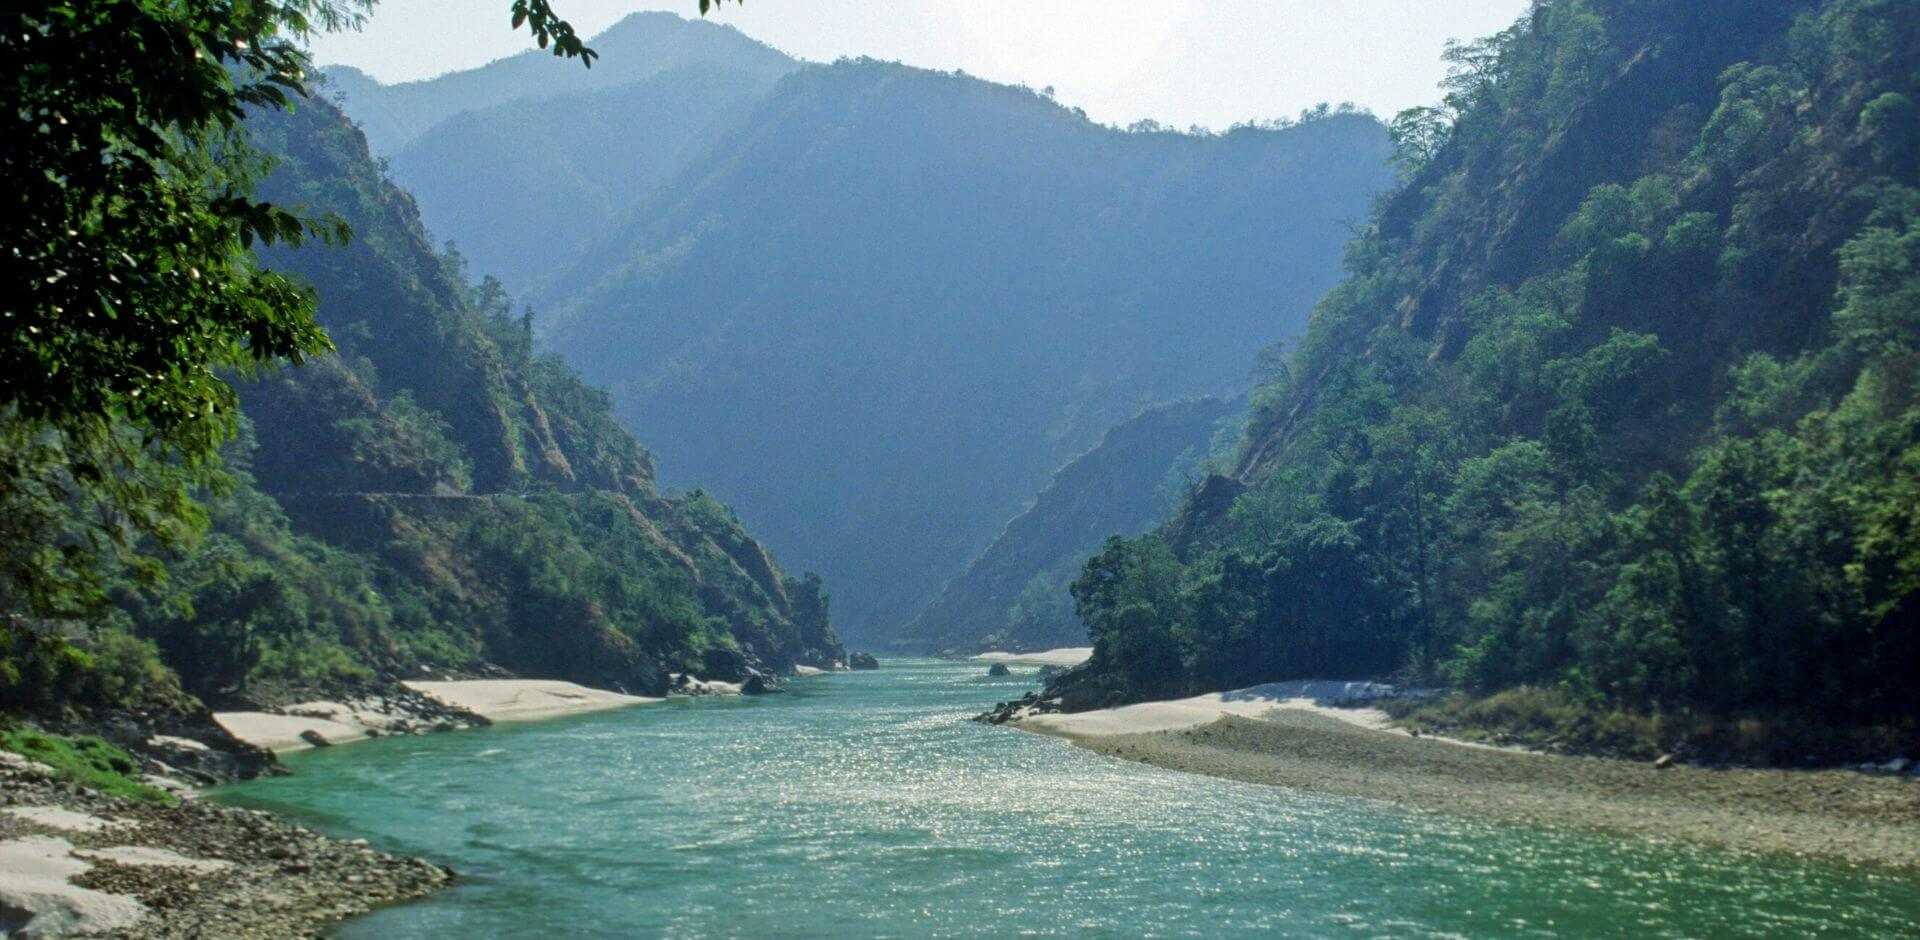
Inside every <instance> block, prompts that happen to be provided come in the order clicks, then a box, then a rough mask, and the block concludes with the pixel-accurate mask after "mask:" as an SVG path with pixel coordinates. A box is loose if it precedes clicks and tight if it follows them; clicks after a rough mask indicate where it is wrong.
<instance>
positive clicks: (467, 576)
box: [0, 101, 845, 727]
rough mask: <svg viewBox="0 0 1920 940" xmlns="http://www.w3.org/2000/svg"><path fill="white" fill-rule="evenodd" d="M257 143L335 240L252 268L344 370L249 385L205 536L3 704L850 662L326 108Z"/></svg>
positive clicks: (805, 587)
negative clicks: (444, 242)
mask: <svg viewBox="0 0 1920 940" xmlns="http://www.w3.org/2000/svg"><path fill="white" fill-rule="evenodd" d="M247 129H248V131H249V133H250V136H251V138H252V140H253V142H254V143H255V145H256V146H257V147H259V148H260V149H261V150H262V151H263V152H265V153H267V154H269V155H272V156H273V157H274V158H275V159H276V160H277V164H276V165H275V167H274V169H273V171H272V173H271V175H270V176H269V177H268V178H267V179H266V180H265V181H264V183H263V184H262V187H261V194H262V196H263V197H265V198H268V199H271V200H274V201H276V202H279V203H282V204H286V205H290V206H299V207H301V209H302V211H307V212H311V213H315V214H319V213H331V214H334V215H337V216H338V217H340V218H341V219H343V220H344V221H346V222H347V223H349V224H350V225H351V226H352V229H353V238H352V241H351V243H350V244H349V245H347V246H346V247H329V246H324V245H309V246H306V247H301V248H297V249H289V248H286V247H284V246H280V247H274V248H271V249H265V250H262V251H260V252H259V261H260V263H261V264H263V265H265V266H266V267H268V268H271V269H273V270H276V271H279V272H282V273H287V274H291V275H293V276H295V277H296V278H297V279H299V280H301V281H304V282H305V283H307V284H309V285H311V286H312V288H313V289H314V291H315V292H316V294H317V296H318V299H319V304H318V316H319V319H320V320H321V322H322V324H323V325H324V326H325V327H326V329H327V331H328V332H329V334H330V335H331V336H332V338H333V341H334V343H335V344H336V345H337V347H338V352H337V354H332V355H328V356H325V357H322V358H318V359H315V360H312V361H309V362H307V363H306V364H305V365H302V366H298V367H287V368H283V369H278V370H274V371H270V372H268V373H266V374H264V375H258V376H247V377H242V378H241V380H240V381H239V382H238V386H237V387H238V390H239V392H240V400H241V405H242V412H243V421H242V430H243V433H242V435H241V438H240V439H239V440H238V441H236V442H234V443H233V444H232V445H231V446H230V447H229V448H228V449H227V461H226V463H227V468H226V469H227V474H228V476H229V478H230V479H229V481H228V485H225V486H221V487H216V488H213V489H212V490H210V491H209V492H206V493H204V494H202V497H201V499H202V504H203V506H204V509H205V514H206V518H207V519H208V521H209V522H210V532H209V533H208V534H207V536H206V537H205V538H204V539H202V540H200V541H199V542H198V543H197V544H195V545H193V546H192V547H191V548H190V549H187V550H185V551H183V552H175V553H171V554H169V555H168V556H166V557H165V558H164V559H163V560H164V563H165V564H164V568H165V573H166V578H165V579H164V581H161V582H160V583H158V584H154V583H153V579H152V578H151V577H148V575H149V574H150V572H149V571H147V570H145V569H144V568H142V567H140V566H138V565H136V566H132V567H130V568H129V569H128V570H126V571H124V572H121V573H120V574H118V575H116V576H115V580H114V582H113V583H111V584H109V585H108V587H109V589H110V593H111V599H112V601H113V605H112V606H111V607H110V608H108V609H107V610H105V611H103V612H102V614H101V615H100V616H99V617H98V618H97V621H96V622H89V623H84V624H78V623H76V624H68V625H50V626H49V627H47V628H46V630H45V631H44V632H51V631H53V630H55V629H58V630H59V631H60V633H59V635H63V636H68V637H72V638H74V641H73V642H74V644H75V645H73V646H71V647H64V648H61V650H60V651H59V655H60V657H61V659H60V660H59V663H57V664H55V666H56V668H53V669H50V670H49V669H40V668H39V667H38V666H37V665H36V662H37V661H38V662H45V653H36V651H35V650H33V649H26V650H24V651H23V650H7V651H0V652H5V653H6V654H7V655H6V656H4V657H0V668H4V671H6V672H7V674H8V675H13V676H16V677H18V676H20V673H19V672H17V671H16V669H17V667H21V666H22V664H24V666H25V667H26V668H27V669H28V671H29V672H31V673H32V676H31V681H26V682H23V683H19V684H16V683H11V682H10V683H8V684H7V685H8V688H7V689H6V690H5V691H4V692H0V705H5V706H8V707H10V708H19V709H23V710H31V711H51V712H54V713H58V712H60V711H62V710H68V709H72V710H78V711H79V712H81V713H85V712H87V711H89V710H91V709H106V710H109V711H115V712H118V713H122V714H136V715H145V716H153V715H156V714H180V715H189V716H190V715H192V714H194V709H195V708H198V707H199V706H198V704H197V703H196V701H195V700H196V699H197V700H198V702H204V703H207V704H212V705H215V706H226V707H235V706H249V705H252V706H258V705H274V704H285V703H288V702H299V701H310V700H313V699H315V698H327V697H332V696H337V695H341V694H349V693H350V692H351V691H352V690H366V689H369V688H373V689H376V690H377V689H379V688H382V687H385V688H390V687H391V684H392V683H393V682H394V681H395V680H397V679H402V678H410V677H416V676H419V675H421V674H422V673H423V672H424V671H432V672H436V673H444V672H447V671H452V672H455V673H466V674H498V672H499V670H502V669H504V670H506V671H508V672H510V673H514V674H520V675H526V676H535V677H547V678H559V679H569V680H573V681H577V682H581V683H585V684H589V685H593V686H597V687H603V688H614V689H625V690H631V691H634V692H652V693H656V694H657V693H661V692H664V691H665V689H666V675H667V673H668V672H669V671H694V672H697V673H700V674H703V675H714V676H721V677H727V676H731V677H734V678H738V677H741V676H743V675H744V674H745V673H746V672H747V670H749V669H761V670H765V671H770V672H774V673H783V672H789V671H791V669H792V667H793V666H795V665H796V664H810V665H815V666H825V665H828V664H829V663H831V662H832V661H834V660H839V659H844V657H845V651H844V649H843V648H842V647H841V646H840V643H839V640H838V638H837V636H836V635H835V633H834V630H833V628H832V626H831V625H830V623H829V622H828V616H827V598H826V594H825V592H824V588H823V585H822V583H821V582H820V580H819V579H818V578H813V577H808V578H792V577H788V576H786V575H785V574H783V573H782V572H781V570H780V568H779V567H778V566H777V565H776V564H775V563H774V561H773V559H772V557H771V556H770V555H769V554H768V553H767V552H766V550H765V549H763V548H762V547H761V546H760V545H759V544H758V543H757V542H755V541H754V540H753V538H752V537H751V536H750V535H748V534H747V532H746V531H745V530H744V529H743V528H742V527H741V526H740V524H739V522H738V520H737V519H735V517H734V516H733V514H732V513H731V512H730V511H729V510H728V509H727V508H726V507H725V506H723V505H721V504H720V503H718V502H716V501H715V500H713V499H712V498H711V497H708V496H706V495H704V494H702V493H699V492H697V491H696V492H694V493H692V494H690V495H685V496H671V495H666V494H663V493H661V492H660V491H659V490H658V489H657V488H656V486H655V483H654V472H653V465H652V461H651V458H650V457H649V456H648V454H647V453H646V452H645V451H644V450H643V449H642V448H641V447H640V445H639V444H638V443H636V442H635V441H634V439H633V438H632V437H631V436H630V435H629V434H628V433H627V432H626V431H624V430H622V429H621V428H620V427H619V426H618V424H617V423H616V422H615V421H614V419H613V417H612V416H611V414H610V412H609V406H608V402H607V399H606V396H605V394H604V393H602V392H600V391H598V390H596V389H593V388H591V387H589V386H587V385H585V384H583V383H582V382H581V381H580V379H579V378H578V376H577V375H575V374H574V373H573V372H572V371H571V370H570V369H568V368H567V367H566V366H565V365H564V364H563V363H561V362H560V361H559V360H558V359H556V358H554V357H551V356H540V355H536V354H534V353H533V351H532V341H531V336H530V334H529V331H528V329H527V325H526V324H525V323H524V321H522V320H520V319H517V318H515V317H512V316H511V315H510V314H511V310H510V306H509V304H508V302H507V300H506V298H505V297H504V295H503V294H502V293H501V292H500V291H499V290H498V288H497V285H494V284H492V283H488V284H485V285H483V286H482V287H479V288H476V287H474V286H472V285H471V284H470V283H468V282H467V281H466V280H465V277H464V273H463V272H462V271H461V269H460V267H459V265H458V264H457V259H454V258H451V257H448V256H442V255H439V254H436V253H435V252H434V251H433V250H432V249H431V247H430V246H429V242H428V240H427V238H426V233H425V230H424V229H423V228H422V227H421V225H420V222H419V218H418V216H417V214H416V213H415V210H414V204H413V200H412V199H411V198H410V197H409V196H408V195H407V194H406V193H405V192H403V191H402V190H400V189H398V188H396V187H395V186H393V185H392V184H391V183H390V182H388V181H387V180H386V179H385V178H384V176H383V174H382V171H381V169H380V167H379V166H378V164H376V163H375V161H374V160H373V159H372V158H371V156H370V155H369V153H368V151H367V148H366V143H365V138H364V137H363V136H362V135H361V134H360V133H359V132H358V131H357V130H355V129H354V127H353V126H352V125H351V124H349V123H348V122H347V120H346V119H345V117H344V116H343V115H341V114H340V112H339V111H337V110H335V109H334V108H333V107H332V106H330V105H327V104H325V103H324V102H319V101H304V102H301V106H300V107H299V109H298V110H297V111H295V112H292V113H288V112H282V111H276V110H262V111H259V112H257V113H254V114H252V115H251V116H250V117H249V119H248V121H247ZM150 551H151V550H150ZM44 632H43V631H28V632H26V633H24V634H14V633H9V635H8V636H9V637H14V636H16V635H24V636H27V637H33V636H37V635H44ZM16 654H18V655H16ZM198 714H199V715H200V716H201V717H200V718H198V719H187V718H181V719H175V718H168V719H165V720H166V721H186V720H193V721H198V722H200V724H201V725H204V709H201V710H200V711H199V713H198ZM141 720H142V721H146V720H147V719H146V718H143V719H141ZM161 726H162V727H165V726H167V725H165V724H164V723H163V724H162V725H161Z"/></svg>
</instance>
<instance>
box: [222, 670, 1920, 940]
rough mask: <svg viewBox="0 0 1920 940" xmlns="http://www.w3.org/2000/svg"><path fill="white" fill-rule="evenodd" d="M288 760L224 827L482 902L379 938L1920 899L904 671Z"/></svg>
mask: <svg viewBox="0 0 1920 940" xmlns="http://www.w3.org/2000/svg"><path fill="white" fill-rule="evenodd" d="M886 666H887V668H886V669H884V670H882V671H879V672H868V673H842V674H837V675H833V676H827V677H821V678H814V679H801V680H795V681H794V682H792V683H791V684H790V685H791V688H792V691H791V692H790V693H788V694H785V695H774V696H765V697H759V698H707V699H696V700H675V701H672V702H669V703H666V704H661V705H650V706H642V707H638V708H633V709H628V710H625V711H619V712H609V713H602V714H598V715H590V716H584V717H580V718H574V719H566V720H562V721H556V722H548V723H543V724H533V725H520V726H503V727H496V728H490V729H485V730H481V731H473V732H464V733H456V734H440V735H431V736H427V737H406V738H386V739H381V740H376V741H371V742H368V743H365V744H356V745H353V746H351V747H338V748H331V749H325V750H319V751H313V752H307V753H302V754H296V755H293V756H292V757H290V758H289V760H288V761H287V763H288V764H289V765H290V766H291V767H292V768H293V770H294V771H295V774H294V775H293V776H289V777H279V778H273V779H266V780H258V781H252V782H249V783H245V784H240V785H236V786H232V787H228V788H225V789H223V790H221V791H219V792H218V793H216V795H215V798H216V799H221V800H226V801H229V802H232V803H236V804H241V805H247V806H255V807H262V808H267V809H272V810H276V811H280V812H284V813H287V814H289V815H291V816H294V817H296V818H300V819H304V820H307V821H308V822H309V824H311V825H313V826H314V827H316V828H318V829H321V830H323V831H326V832H328V833H331V834H335V835H340V836H346V837H352V836H362V837H366V838H368V839H371V840H373V841H374V842H375V843H376V844H378V845H380V846H381V847H383V848H387V849H390V850H394V851H401V852H407V853H412V854H417V855H424V856H426V857H429V858H432V859H435V860H437V861H440V862H443V863H445V864H448V865H451V866H452V867H454V868H455V869H457V870H458V871H459V872H461V874H462V875H463V876H464V879H463V881H462V883H461V884H460V885H459V886H458V887H456V888H454V889H452V890H449V891H446V892H443V893H441V894H440V895H437V896H435V897H433V898H431V899H428V900H426V901H424V902H421V903H416V904H411V905H406V906H403V907H397V908H393V909H390V910H386V911H382V912H379V913H376V914H374V915H372V916H369V917H366V918H362V919H360V920H357V921H354V922H351V923H348V924H346V925H345V926H343V927H342V928H341V929H340V931H339V934H340V936H343V937H352V938H362V937H364V938H395V937H462V938H479V937H559V936H567V937H636V936H640V937H645V936H666V937H711V936H746V937H765V936H833V937H845V936H873V935H883V936H906V937H919V936H1010V935H1016V934H1027V935H1036V936H1116V937H1117V936H1139V935H1200V936H1209V937H1213V936H1244V935H1274V934H1283V935H1288V936H1330V937H1351V936H1366V937H1381V936H1387V937H1391V936H1435V935H1442V936H1445V935H1459V936H1473V937H1482V936H1564V935H1580V936H1591V935H1596V934H1597V935H1621V936H1636V937H1652V936H1674V937H1682V936H1686V937H1699V936H1741V935H1776V936H1779V935H1822V936H1862V937H1866V936H1875V937H1886V936H1898V935H1912V933H1913V931H1914V930H1915V925H1916V924H1920V882H1916V881H1915V880H1913V879H1910V878H1905V877H1901V876H1890V875H1885V874H1880V873H1875V872H1868V871H1862V870H1857V869H1848V868H1843V867H1839V866H1827V865H1823V864H1806V863H1796V862H1792V861H1787V860H1779V859H1756V858H1752V857H1745V856H1739V855H1734V854H1729V853H1722V852H1717V851H1708V850H1692V849H1686V848H1678V847H1674V846H1668V845H1657V844H1652V843H1645V842H1639V841H1628V840H1617V839H1609V838H1603V837H1599V836H1589V835H1584V834H1573V833H1562V832H1541V831H1537V830H1528V829H1518V828H1511V827H1499V826H1492V825H1486V824H1481V823H1477V822H1469V821H1464V820H1456V819H1451V818H1446V817H1440V816H1433V815H1422V814H1412V813H1407V812H1403V811H1400V810H1397V809H1395V808H1394V807H1391V806H1388V805H1386V804H1382V803H1375V802H1371V801H1366V800H1355V799H1347V798H1332V797H1325V796H1319V795H1314V794H1306V793H1297V792H1292V791H1288V790H1282V789H1278V788H1272V787H1261V786H1256V785H1251V784H1241V783H1233V782H1228V781H1222V780H1215V779H1210V778H1205V777H1196V776H1190V775H1184V774H1178V773H1173V772H1169V771H1162V770H1158V769H1155V768H1151V767H1146V766H1141V765H1137V764H1131V763H1125V762H1122V761H1118V760H1113V759H1110V758H1105V757H1101V756H1098V755H1094V754H1091V753H1089V752H1086V751H1082V750H1079V749H1076V748H1073V747H1070V746H1068V745H1066V744H1065V743H1063V742H1061V741H1058V740H1054V739H1050V738H1044V737H1039V736H1035V735H1029V734H1025V733H1021V732H1018V731H1012V730H1008V729H1004V728H992V727H986V726H982V725H977V724H973V723H971V722H969V721H967V720H966V717H967V716H969V715H972V714H974V713H976V712H979V711H981V710H983V709H984V708H986V707H988V706H990V705H992V704H993V703H994V702H995V701H996V700H1003V699H1008V698H1012V697H1015V696H1017V695H1018V694H1020V693H1021V692H1022V691H1024V690H1025V689H1026V688H1029V687H1031V685H1032V678H1031V675H1030V674H1029V675H1026V676H1022V675H1020V674H1019V672H1018V671H1017V670H1016V675H1015V676H1014V677H1013V678H1012V679H988V678H986V677H985V676H984V671H985V670H984V669H983V668H982V667H980V666H978V665H977V664H971V663H950V662H932V661H912V662H889V663H887V664H886Z"/></svg>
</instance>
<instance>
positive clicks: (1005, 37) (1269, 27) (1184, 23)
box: [313, 0, 1530, 129]
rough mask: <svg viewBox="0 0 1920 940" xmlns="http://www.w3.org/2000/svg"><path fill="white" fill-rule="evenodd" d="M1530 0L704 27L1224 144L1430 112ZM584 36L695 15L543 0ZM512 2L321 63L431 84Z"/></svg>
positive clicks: (473, 59)
mask: <svg viewBox="0 0 1920 940" xmlns="http://www.w3.org/2000/svg"><path fill="white" fill-rule="evenodd" d="M1529 2H1530V0H749V2H748V3H746V4H745V5H735V4H731V3H729V4H727V5H725V6H723V7H721V8H720V9H718V10H716V11H715V12H713V13H711V14H709V18H710V19H714V20H716V21H718V22H722V23H729V24H732V25H734V26H736V27H738V28H739V29H740V31H741V32H744V33H746V34H747V35H749V36H752V37H754V38H755V39H758V40H761V41H762V42H765V43H767V44H769V45H772V46H774V47H775V48H778V49H781V50H784V51H785V52H787V53H789V54H791V55H794V56H797V57H799V58H802V59H809V60H813V61H820V62H827V61H832V60H833V59H836V58H840V57H842V56H859V55H867V56H872V57H874V58H878V59H888V60H897V61H901V62H904V63H906V64H908V65H915V66H920V67H923V68H932V69H942V70H952V69H964V70H966V71H967V72H968V73H969V74H972V75H976V76H979V77H982V78H987V79H991V80H993V81H999V82H1008V83H1020V84H1026V85H1029V86H1032V87H1034V88H1045V87H1048V86H1052V87H1053V88H1054V89H1055V93H1056V95H1057V96H1058V98H1059V99H1060V101H1061V102H1063V103H1065V104H1069V105H1075V106H1078V107H1081V108H1084V109H1086V111H1087V114H1088V116H1089V117H1091V118H1093V119H1094V120H1096V121H1100V122H1102V123H1107V124H1119V125H1125V124H1131V123H1133V122H1134V121H1137V120H1140V119H1142V118H1152V119H1154V120H1157V121H1160V122H1162V123H1164V124H1168V125H1172V126H1174V127H1179V128H1186V127H1188V126H1191V125H1200V126H1204V127H1209V128H1214V129H1219V128H1223V127H1226V126H1228V125H1231V124H1234V123H1237V122H1241V121H1247V120H1264V119H1268V118H1275V117H1286V116H1292V115H1294V114H1297V113H1298V112H1299V111H1300V110H1301V109H1303V108H1307V107H1311V106H1313V105H1315V104H1317V103H1319V102H1323V101H1325V102H1332V103H1336V104H1337V103H1339V102H1343V101H1351V102H1353V103H1355V104H1358V105H1360V106H1362V107H1365V108H1369V109H1371V110H1372V111H1374V112H1375V113H1376V114H1380V115H1382V116H1391V115H1392V114H1394V113H1395V112H1397V111H1399V110H1401V109H1402V108H1407V107H1411V106H1413V105H1418V104H1430V103H1433V102H1434V101H1435V100H1436V99H1437V98H1438V92H1437V91H1436V90H1435V86H1436V83H1437V82H1438V81H1439V80H1440V78H1441V76H1442V75H1443V74H1444V72H1445V68H1444V66H1443V65H1442V63H1441V60H1440V53H1441V50H1442V49H1443V48H1444V46H1445V44H1446V41H1447V40H1448V39H1450V38H1474V37H1478V36H1484V35H1487V34H1490V33H1493V32H1497V31H1499V30H1501V29H1504V28H1505V27H1506V26H1508V25H1509V24H1511V23H1512V22H1513V20H1514V19H1515V18H1517V17H1518V16H1519V15H1520V14H1521V13H1522V12H1524V11H1525V10H1526V8H1527V7H1528V5H1529ZM553 5H554V8H555V9H556V10H557V11H559V13H560V14H561V15H562V16H564V17H565V18H567V19H568V20H570V21H571V22H572V23H573V24H574V27H575V28H576V29H578V30H579V31H580V32H581V33H583V34H586V35H592V34H593V33H596V32H598V31H600V30H602V29H605V28H607V27H608V26H610V25H612V24H613V23H615V22H616V21H618V20H619V19H620V18H621V17H623V16H625V15H626V14H628V13H631V12H634V11H636V10H668V11H671V12H675V13H680V14H683V15H687V16H696V15H698V0H553ZM508 6H509V0H379V4H378V6H376V7H375V8H374V13H373V16H372V17H371V18H370V19H369V20H368V22H367V25H366V27H365V29H364V30H362V31H360V32H358V33H344V34H334V35H324V36H320V37H318V38H317V39H315V41H314V42H313V53H314V57H315V59H316V61H318V62H319V63H320V64H323V65H332V64H346V65H352V66H357V67H359V68H360V69H362V70H364V71H366V72H368V73H370V74H372V75H373V76H374V77H375V78H378V79H380V80H381V81H385V82H400V81H409V80H412V79H420V78H431V77H433V76H435V75H439V74H442V73H445V72H450V71H457V70H460V69H467V68H472V67H475V66H478V65H483V64H485V63H487V62H489V61H491V60H493V59H497V58H500V57H502V56H507V55H512V54H514V53H516V52H519V51H521V50H523V49H526V48H529V46H530V42H531V41H530V39H529V37H528V36H527V34H526V33H524V32H521V33H514V32H512V31H511V30H510V29H509V28H508V14H507V9H508Z"/></svg>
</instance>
